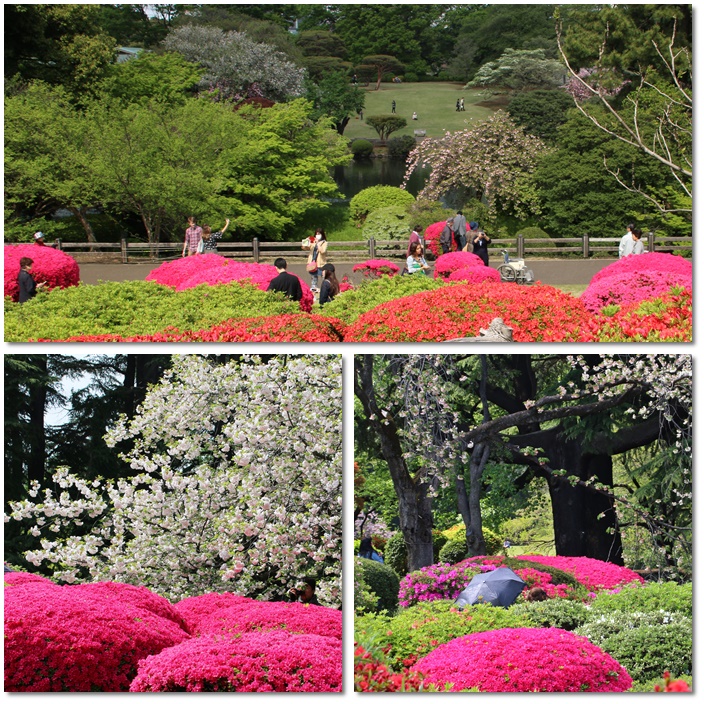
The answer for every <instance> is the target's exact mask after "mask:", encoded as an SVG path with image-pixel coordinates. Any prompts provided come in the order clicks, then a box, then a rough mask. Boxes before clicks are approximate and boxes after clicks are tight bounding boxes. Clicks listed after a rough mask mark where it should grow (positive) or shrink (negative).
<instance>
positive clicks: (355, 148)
mask: <svg viewBox="0 0 704 704" xmlns="http://www.w3.org/2000/svg"><path fill="white" fill-rule="evenodd" d="M350 151H351V152H352V154H354V158H355V159H365V158H366V157H368V156H371V153H372V152H373V151H374V145H373V144H372V143H371V142H370V141H369V140H368V139H355V140H354V142H352V144H350Z"/></svg>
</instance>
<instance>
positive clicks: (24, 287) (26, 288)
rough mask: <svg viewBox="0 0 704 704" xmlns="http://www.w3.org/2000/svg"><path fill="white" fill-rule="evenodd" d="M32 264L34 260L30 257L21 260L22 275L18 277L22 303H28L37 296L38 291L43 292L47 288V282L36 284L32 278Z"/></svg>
mask: <svg viewBox="0 0 704 704" xmlns="http://www.w3.org/2000/svg"><path fill="white" fill-rule="evenodd" d="M32 264H34V260H33V259H30V258H29V257H22V258H21V259H20V273H19V274H18V276H17V285H18V286H19V289H20V297H19V302H20V303H26V302H27V301H28V300H29V299H30V298H34V297H35V296H36V295H37V291H41V289H43V288H44V287H45V286H46V281H42V282H41V283H36V281H35V280H34V277H33V276H32Z"/></svg>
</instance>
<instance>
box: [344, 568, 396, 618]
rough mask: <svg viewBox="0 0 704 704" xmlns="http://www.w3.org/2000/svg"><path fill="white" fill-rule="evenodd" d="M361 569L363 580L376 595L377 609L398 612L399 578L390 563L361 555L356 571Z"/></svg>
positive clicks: (391, 612)
mask: <svg viewBox="0 0 704 704" xmlns="http://www.w3.org/2000/svg"><path fill="white" fill-rule="evenodd" d="M358 571H361V573H362V581H363V582H364V583H366V584H367V585H368V587H369V591H371V592H372V593H373V594H375V595H376V597H377V599H378V601H377V605H376V610H377V611H388V613H390V614H394V613H396V609H398V588H399V578H398V575H397V574H396V572H394V571H393V570H392V569H391V568H390V567H389V566H388V565H386V564H383V563H381V562H376V561H375V560H367V559H366V558H363V557H360V558H358V559H357V560H355V572H358Z"/></svg>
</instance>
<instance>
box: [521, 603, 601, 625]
mask: <svg viewBox="0 0 704 704" xmlns="http://www.w3.org/2000/svg"><path fill="white" fill-rule="evenodd" d="M510 610H511V611H512V612H513V613H514V614H516V615H517V616H522V617H524V618H526V619H527V620H528V621H530V624H531V626H535V627H536V628H562V629H564V630H565V631H573V630H575V628H579V627H580V626H581V625H582V624H583V623H584V622H585V621H586V620H587V618H589V609H588V608H587V607H586V606H585V605H584V604H582V603H581V602H579V601H571V600H568V599H548V600H547V601H523V602H520V603H518V604H514V605H513V606H511V607H510Z"/></svg>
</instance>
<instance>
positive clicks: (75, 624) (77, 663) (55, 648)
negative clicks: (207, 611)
mask: <svg viewBox="0 0 704 704" xmlns="http://www.w3.org/2000/svg"><path fill="white" fill-rule="evenodd" d="M157 598H158V597H156V595H154V599H157ZM150 604H153V600H150ZM188 637H189V636H188V634H187V633H186V632H185V631H184V630H183V629H181V628H179V626H178V625H176V623H174V621H173V620H171V619H169V618H163V617H162V616H159V615H157V614H156V613H154V611H152V610H150V608H149V607H147V608H142V607H140V606H138V605H135V603H133V600H132V598H131V597H130V598H129V599H127V600H123V599H122V598H121V593H120V590H116V591H115V592H113V593H107V592H106V591H105V590H103V589H102V588H97V589H94V590H90V589H85V588H84V589H79V588H76V587H74V586H64V587H58V586H56V585H54V584H51V585H47V584H44V583H42V582H37V581H32V582H27V583H25V584H16V585H11V586H6V587H5V691H13V692H18V691H19V692H62V691H71V692H90V691H106V692H118V691H127V690H128V689H129V686H130V682H131V681H132V679H133V678H134V676H135V674H136V672H137V665H138V663H139V661H140V660H142V659H143V658H145V657H147V656H148V655H152V654H155V653H158V652H160V651H161V650H163V649H164V648H169V647H171V646H173V645H176V644H178V643H181V642H182V641H184V640H186V639H187V638H188Z"/></svg>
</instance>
